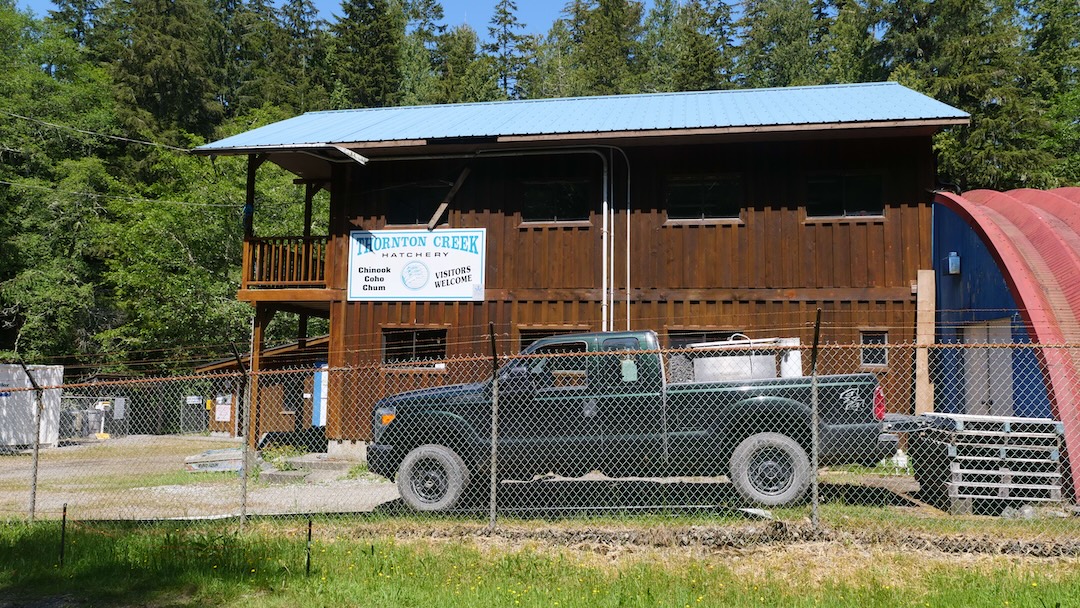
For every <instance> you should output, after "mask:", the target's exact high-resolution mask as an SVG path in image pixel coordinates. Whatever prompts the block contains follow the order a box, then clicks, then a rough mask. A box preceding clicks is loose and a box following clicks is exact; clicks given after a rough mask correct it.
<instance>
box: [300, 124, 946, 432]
mask: <svg viewBox="0 0 1080 608" xmlns="http://www.w3.org/2000/svg"><path fill="white" fill-rule="evenodd" d="M600 150H601V151H602V152H603V153H604V154H605V156H607V158H608V162H609V171H610V175H611V183H612V184H613V185H614V189H613V191H611V192H609V193H608V201H609V204H610V205H611V206H612V207H613V208H614V228H613V230H612V232H611V238H612V244H611V252H612V254H613V256H614V259H613V266H614V288H615V299H614V309H613V311H612V313H613V315H612V316H613V318H614V326H613V329H624V328H625V327H626V325H627V322H626V319H627V306H629V317H630V326H631V328H633V329H643V328H651V329H655V330H657V331H658V332H659V333H660V335H661V340H662V342H664V341H665V340H667V338H668V336H669V334H673V333H675V332H678V331H681V330H729V331H739V332H743V333H747V334H750V335H752V336H778V335H781V336H799V337H801V338H802V339H803V340H804V342H805V343H807V344H808V343H809V342H810V341H811V338H812V327H811V325H812V322H813V317H814V311H815V309H816V308H818V307H821V308H822V309H824V311H825V320H826V323H827V324H826V326H825V327H824V329H823V339H824V340H826V341H829V342H836V343H842V344H853V343H858V342H859V337H860V331H865V330H878V329H879V330H882V331H888V332H889V342H890V343H898V342H905V341H912V340H913V339H914V332H915V311H916V296H915V294H914V293H913V289H912V284H913V282H914V281H915V280H916V277H917V273H918V270H919V269H925V268H930V267H931V219H932V216H931V206H930V198H931V194H930V193H929V191H930V190H931V189H932V188H933V187H934V181H933V179H934V177H933V176H934V165H933V156H932V152H931V142H930V138H929V136H918V137H887V138H884V137H882V138H871V137H865V138H856V139H847V140H839V139H826V140H811V139H807V140H805V141H787V142H781V141H773V142H753V143H723V144H715V145H683V146H675V145H667V146H639V147H627V148H625V160H624V157H623V155H622V154H621V153H619V152H609V151H607V150H606V149H600ZM465 166H468V167H469V168H470V169H471V174H470V175H469V177H468V179H467V180H466V181H465V183H464V185H463V187H462V188H461V190H460V191H459V192H458V193H457V195H456V197H455V198H454V200H453V202H452V203H451V204H450V206H449V209H448V210H447V213H446V214H445V215H444V216H443V222H444V223H443V224H442V225H445V226H449V227H452V228H486V229H487V242H488V251H487V262H488V266H487V277H486V293H485V301H483V302H451V303H439V302H364V303H361V302H341V301H338V302H334V303H332V304H331V305H330V306H329V316H330V327H331V336H330V340H329V344H330V346H329V361H330V365H331V367H338V366H352V365H361V364H365V363H368V362H370V361H373V360H379V358H380V357H381V356H382V348H383V344H382V339H383V332H384V331H385V330H387V329H394V328H418V329H423V328H442V329H445V330H446V355H447V356H448V357H461V356H467V355H471V354H475V353H484V352H486V351H487V349H488V345H487V343H486V342H485V341H484V337H485V336H486V335H487V333H488V323H489V322H494V324H495V330H496V332H497V334H499V335H500V336H502V337H503V340H502V341H501V342H500V344H501V347H502V348H504V349H506V350H507V351H509V350H515V349H517V348H518V347H519V346H520V344H521V343H522V342H523V340H524V339H525V337H526V336H528V335H532V334H531V333H530V332H536V331H542V330H552V331H555V330H577V331H585V330H594V331H595V330H600V329H601V326H602V321H601V300H602V290H601V283H602V279H603V275H602V272H603V268H602V260H603V257H604V256H603V251H602V248H601V242H602V232H603V221H602V216H601V204H602V199H603V194H604V188H603V184H602V180H601V175H602V171H603V168H604V163H603V162H602V160H601V158H600V157H599V156H597V155H596V154H593V153H584V152H575V153H573V154H554V153H553V154H551V155H528V156H520V157H486V156H475V157H471V158H447V159H428V160H394V161H389V160H383V161H380V160H378V159H374V160H373V161H372V162H371V163H369V164H368V165H367V166H359V165H355V164H340V165H336V166H335V168H334V171H335V173H334V179H333V183H332V187H331V218H330V220H331V235H330V239H329V241H330V242H329V243H328V245H327V250H326V253H325V257H326V259H327V260H328V261H327V264H328V266H327V268H326V272H325V280H326V282H327V285H326V287H327V289H328V290H335V289H337V290H341V289H344V288H345V285H346V280H347V268H346V267H345V260H346V258H347V255H346V254H347V252H348V233H349V231H350V230H356V229H367V230H385V229H393V228H395V227H402V228H405V227H408V228H410V229H416V228H417V225H416V224H420V223H426V222H427V220H428V219H429V218H428V217H423V218H419V220H420V221H417V222H415V223H413V224H408V225H406V224H400V225H392V224H388V221H387V220H388V217H390V216H400V215H401V212H402V210H401V209H398V208H396V207H394V205H397V204H400V200H401V197H400V193H401V192H405V191H409V192H415V191H421V190H423V189H424V188H427V187H432V190H433V191H439V190H438V188H439V187H441V188H442V190H441V192H445V191H446V190H448V189H449V187H450V184H452V183H453V182H454V181H455V179H456V178H457V176H458V175H459V174H460V173H461V171H462V169H463V168H464V167H465ZM832 175H873V176H880V184H881V197H882V201H883V205H884V211H883V213H881V214H874V215H864V216H860V215H856V216H851V217H813V216H810V215H808V213H807V207H806V200H807V197H808V193H807V190H808V186H807V184H808V183H809V182H810V181H812V180H814V179H817V178H819V177H820V176H832ZM628 176H629V179H628ZM687 176H689V177H693V176H724V179H729V181H730V180H735V181H732V182H731V183H737V184H738V189H739V197H740V205H739V211H738V214H737V216H736V217H732V218H728V219H671V218H670V217H668V209H667V203H666V196H667V195H666V193H667V191H668V184H669V183H670V182H671V180H673V179H678V178H682V177H687ZM732 176H735V177H734V178H732ZM551 182H572V183H574V184H578V185H577V186H573V188H579V187H580V188H584V189H585V191H586V192H587V196H588V200H589V208H588V212H587V214H586V216H585V217H583V218H581V219H570V220H568V221H547V222H544V221H538V222H529V221H525V219H526V218H525V217H524V214H525V211H526V206H527V204H528V200H527V197H528V195H527V193H528V192H529V190H530V189H534V188H541V187H545V186H543V184H549V183H551ZM628 182H629V199H630V201H631V202H630V212H629V217H628V214H627V209H626V207H627V197H628V193H627V184H628ZM628 220H629V233H630V243H629V256H627V249H628V247H627V242H626V233H627V225H628ZM436 230H438V228H436ZM628 257H629V259H628ZM628 261H629V267H630V284H629V285H627V283H626V268H627V262H628ZM319 276H320V277H321V276H322V275H319ZM664 343H665V344H666V342H664ZM845 357H847V355H845ZM858 357H859V353H858V350H857V349H852V350H851V354H850V357H847V359H846V360H845V359H844V358H843V357H840V358H836V359H831V360H829V361H824V362H823V369H822V370H821V371H823V372H826V373H827V372H829V371H832V370H833V369H840V368H846V369H845V370H844V371H850V370H851V369H852V367H854V368H858ZM900 359H901V360H900V361H892V360H891V361H890V363H889V367H888V369H887V370H885V371H886V373H885V374H884V376H883V377H884V378H885V384H886V390H887V391H888V392H890V393H891V394H896V395H902V394H906V392H909V388H910V386H909V385H910V383H911V375H912V369H913V368H912V365H913V357H911V359H912V361H908V360H907V358H900ZM830 368H832V369H830ZM422 375H423V377H409V376H410V374H408V373H404V372H398V371H392V370H390V371H384V372H383V373H382V377H381V378H374V377H373V378H355V379H353V380H351V381H349V380H342V381H341V382H342V383H348V382H356V383H363V382H369V381H371V382H379V383H381V385H384V386H385V387H386V388H387V391H388V392H390V390H391V389H393V390H397V389H399V388H402V387H412V386H425V385H428V384H430V383H432V382H438V383H442V382H444V381H465V380H472V379H474V378H472V377H467V376H471V374H467V373H465V372H460V371H458V370H456V369H455V368H453V367H448V368H447V369H446V370H440V371H439V372H437V373H435V372H431V371H427V372H424V374H422ZM357 386H359V384H358V385H357ZM353 388H355V387H353ZM330 390H331V392H332V393H333V392H336V391H344V393H338V394H346V395H348V394H352V395H355V394H356V393H350V392H349V391H350V387H348V386H343V385H338V386H335V385H334V384H332V385H331V387H330ZM375 397H378V395H367V396H365V397H364V399H363V401H365V402H363V403H360V402H359V401H358V400H357V399H356V398H355V397H354V398H351V399H344V400H335V399H334V398H333V397H332V398H331V403H335V402H337V403H348V405H347V406H345V407H343V408H335V407H333V406H332V407H331V411H330V413H329V424H328V428H327V432H328V435H329V436H330V437H332V438H341V439H366V438H367V434H368V431H369V428H368V424H369V421H368V415H369V411H370V405H371V402H373V400H374V398H375ZM893 407H894V409H901V410H905V411H906V407H907V403H906V402H903V403H899V402H897V401H894V402H893Z"/></svg>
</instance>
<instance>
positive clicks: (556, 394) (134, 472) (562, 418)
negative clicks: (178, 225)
mask: <svg viewBox="0 0 1080 608" xmlns="http://www.w3.org/2000/svg"><path fill="white" fill-rule="evenodd" d="M917 348H927V347H926V346H921V347H916V346H914V345H902V344H901V345H898V344H890V345H825V346H822V347H821V348H820V351H819V353H818V365H817V367H818V370H817V371H818V373H817V374H816V375H812V374H811V373H810V372H811V370H810V361H811V353H810V351H809V349H808V348H805V347H799V346H790V345H780V344H742V345H726V346H725V345H706V346H700V347H695V348H687V349H681V350H671V351H660V350H650V349H647V348H642V345H640V344H637V343H633V342H632V341H627V340H625V339H623V340H621V341H616V342H611V343H601V344H600V345H599V347H598V348H596V347H595V345H590V344H585V343H577V342H575V341H574V340H573V339H565V340H562V341H558V342H556V343H553V344H552V345H551V347H550V348H540V349H538V350H537V351H536V352H534V353H532V354H529V355H522V356H513V357H499V358H498V359H497V360H496V361H494V362H493V360H492V358H491V357H473V358H468V359H452V360H443V361H422V362H414V363H411V364H404V365H403V364H394V365H385V364H382V363H379V362H375V363H372V364H371V365H369V366H363V367H358V368H350V369H325V368H324V369H295V370H273V371H266V372H263V373H260V374H258V375H256V376H253V377H248V376H246V375H244V374H241V373H235V374H219V375H212V376H192V377H181V378H160V379H149V380H138V381H125V382H109V383H106V382H102V383H94V384H87V385H70V386H61V387H43V388H44V389H50V390H55V389H59V390H61V391H62V395H63V397H62V399H61V400H60V401H61V406H60V408H59V411H57V412H55V416H56V419H57V421H58V424H57V426H58V427H59V428H58V431H57V432H56V433H55V434H54V435H52V436H50V437H43V436H40V435H39V438H40V440H41V443H40V450H39V461H38V465H37V470H36V471H34V470H33V466H32V465H33V463H32V460H31V448H32V447H33V446H30V445H9V446H6V447H5V452H4V454H3V456H0V487H2V488H3V490H2V492H0V514H2V515H0V517H4V518H7V519H21V518H25V517H27V516H28V515H29V516H30V517H37V518H59V517H60V515H61V513H62V512H63V509H64V506H65V505H66V506H67V508H68V513H69V517H71V518H74V519H81V520H112V519H120V520H161V519H169V518H200V519H201V518H219V517H236V518H241V519H243V518H246V517H249V516H253V515H259V516H265V517H275V516H289V517H292V516H296V515H315V516H322V515H338V514H343V513H346V514H370V513H384V514H401V515H405V516H407V517H411V518H428V517H434V518H443V517H446V516H448V515H449V516H453V517H456V518H461V517H463V518H466V519H475V520H477V521H490V522H493V523H494V522H496V520H498V519H499V518H515V519H518V518H537V517H543V518H550V517H573V518H581V517H603V518H616V519H618V518H634V517H639V516H642V515H646V516H647V515H655V514H662V515H664V516H665V517H675V518H680V517H683V518H689V519H690V520H693V521H701V520H706V521H716V522H723V521H729V520H731V519H732V518H734V519H735V520H738V519H739V518H743V517H773V518H777V519H780V520H783V521H789V522H802V521H803V520H808V519H811V515H812V514H814V513H815V512H818V511H819V512H820V518H821V521H820V526H822V527H829V526H850V525H857V526H862V527H878V528H882V529H884V528H888V527H890V526H894V525H898V524H903V525H912V526H926V525H927V522H941V524H942V525H943V526H945V527H946V528H948V527H949V526H951V525H953V523H955V522H957V521H962V520H966V519H967V518H986V517H993V518H1006V519H1016V520H1017V521H1018V522H1019V523H1018V526H1020V528H1022V530H1023V531H1024V533H1025V534H1029V535H1034V536H1036V537H1046V538H1054V539H1057V540H1061V539H1080V509H1078V508H1077V497H1076V492H1075V483H1074V480H1075V479H1076V477H1075V468H1076V467H1077V466H1080V447H1077V448H1073V446H1074V445H1076V441H1077V435H1076V433H1077V429H1078V428H1080V420H1078V419H1077V413H1078V409H1077V406H1076V405H1075V404H1076V403H1077V402H1078V401H1077V399H1078V397H1080V395H1077V394H1075V393H1073V392H1071V389H1070V387H1071V385H1069V384H1068V383H1064V382H1061V381H1059V380H1055V378H1060V377H1061V376H1063V375H1066V376H1067V375H1068V374H1072V373H1073V372H1072V371H1071V370H1064V369H1060V368H1055V367H1054V366H1061V365H1065V364H1066V363H1068V362H1071V361H1072V359H1073V357H1074V356H1075V355H1076V354H1080V350H1078V348H1077V347H1072V346H1037V345H1030V344H1011V345H997V344H995V345H947V346H946V345H935V346H933V347H930V350H931V352H930V362H931V365H930V370H929V375H928V376H927V377H921V376H920V375H919V374H917V373H916V366H915V360H916V351H917ZM871 351H874V352H871ZM879 351H880V352H879ZM493 365H494V366H497V368H498V372H497V373H496V374H494V375H493V373H492V369H493ZM920 382H926V383H929V384H930V385H931V387H932V392H931V394H932V395H933V400H932V402H930V403H928V404H926V403H917V401H916V394H917V391H916V385H917V384H918V383H920ZM19 390H22V389H19ZM252 395H253V396H254V399H252V398H251V396H252ZM927 406H929V409H931V410H932V413H930V414H926V415H922V416H915V415H914V414H915V412H916V411H921V410H925V409H927ZM496 412H497V417H496V415H495V414H496ZM52 415H53V413H50V412H45V418H48V417H49V416H52ZM815 419H816V420H817V424H814V422H813V421H814V420H815ZM249 428H250V429H253V430H252V431H251V432H250V433H249V436H248V437H244V436H243V433H244V432H245V431H244V430H245V429H249ZM493 437H494V438H495V440H494V441H492V438H493ZM814 445H818V446H819V447H818V450H817V453H816V458H815V454H814V453H813V447H812V446H814ZM1070 448H1072V449H1070ZM815 460H817V462H818V466H817V467H816V468H815V467H814V466H813V465H812V462H813V461H815ZM35 482H36V484H35ZM492 482H494V483H492ZM814 484H817V485H818V487H819V491H818V492H813V491H812V486H813V485H814ZM815 496H817V499H816V500H814V497H815ZM493 507H494V508H493ZM31 509H32V512H31V511H30V510H31ZM814 522H815V525H818V524H817V520H816V518H814ZM853 522H854V523H853Z"/></svg>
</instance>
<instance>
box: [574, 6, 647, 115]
mask: <svg viewBox="0 0 1080 608" xmlns="http://www.w3.org/2000/svg"><path fill="white" fill-rule="evenodd" d="M641 18H642V5H641V3H640V2H633V1H630V0H596V6H595V7H594V8H592V9H591V10H589V11H588V12H587V13H586V14H585V19H584V22H583V23H582V30H581V32H579V33H576V34H575V37H576V38H578V39H579V40H580V46H579V47H578V48H576V49H575V50H574V57H575V63H576V64H577V65H578V66H579V69H580V70H581V77H582V80H583V81H584V84H585V88H586V90H587V91H588V94H590V95H611V94H617V93H632V92H637V90H638V86H639V85H638V79H639V75H640V66H639V62H638V59H639V57H638V51H639V38H640V36H641Z"/></svg>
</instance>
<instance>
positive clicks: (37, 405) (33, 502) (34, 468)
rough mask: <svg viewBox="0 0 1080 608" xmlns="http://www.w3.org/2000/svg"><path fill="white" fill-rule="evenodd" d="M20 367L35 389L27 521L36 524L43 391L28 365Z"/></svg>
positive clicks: (21, 363) (21, 362)
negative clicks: (32, 450) (32, 449)
mask: <svg viewBox="0 0 1080 608" xmlns="http://www.w3.org/2000/svg"><path fill="white" fill-rule="evenodd" d="M19 365H21V366H22V369H23V373H25V374H26V377H27V378H29V379H30V385H31V386H33V387H34V452H33V454H34V455H33V461H32V463H31V465H30V509H29V511H30V512H29V514H28V517H27V520H28V521H29V522H30V523H34V514H35V513H36V512H37V485H38V452H39V451H40V449H41V407H42V403H41V401H42V390H41V386H40V385H38V383H37V380H34V376H33V375H32V374H31V373H30V368H29V367H27V366H26V363H25V362H24V361H23V360H22V358H20V359H19Z"/></svg>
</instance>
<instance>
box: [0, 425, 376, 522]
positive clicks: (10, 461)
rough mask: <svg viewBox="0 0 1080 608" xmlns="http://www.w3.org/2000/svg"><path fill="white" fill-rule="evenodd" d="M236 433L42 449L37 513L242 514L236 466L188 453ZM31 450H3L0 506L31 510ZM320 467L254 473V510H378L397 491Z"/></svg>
mask: <svg viewBox="0 0 1080 608" xmlns="http://www.w3.org/2000/svg"><path fill="white" fill-rule="evenodd" d="M239 446H240V444H239V442H238V441H236V440H230V439H220V438H215V437H202V436H150V435H135V436H129V437H121V438H112V439H107V440H104V441H100V442H87V443H81V444H72V445H65V446H62V447H55V448H48V449H43V450H41V452H40V463H39V467H38V492H37V497H36V509H35V510H36V513H37V516H38V517H41V518H46V519H47V518H55V517H58V516H59V515H60V514H61V513H62V511H63V508H64V505H65V504H66V505H67V507H68V515H69V517H71V518H74V519H163V518H209V517H226V516H235V515H238V514H239V513H240V512H241V508H242V504H241V503H242V500H243V493H242V489H241V488H242V480H241V478H240V476H239V475H238V474H237V473H235V472H220V473H205V472H202V473H190V472H187V471H186V470H185V466H184V464H185V463H184V459H185V458H186V457H187V456H193V455H198V454H201V453H203V452H205V451H208V450H219V449H225V448H236V447H239ZM31 463H32V458H31V456H30V454H29V453H28V452H19V453H14V454H7V455H4V456H0V514H7V515H8V516H11V515H13V514H16V513H21V514H26V513H27V512H28V507H29V500H30V488H31V479H32V466H31ZM344 477H345V475H344V474H341V475H320V476H318V479H319V481H317V482H316V483H300V484H288V485H276V484H268V483H262V482H259V481H256V480H251V479H249V480H248V484H247V504H246V512H247V513H248V514H252V515H260V514H262V515H271V514H287V513H316V512H325V513H338V512H364V511H371V510H373V509H374V508H375V507H377V506H378V505H380V504H383V503H386V502H389V501H392V500H394V499H395V498H397V488H396V487H395V486H394V484H392V483H390V482H388V481H386V480H385V479H381V478H378V477H375V476H360V477H358V478H356V479H345V478H344Z"/></svg>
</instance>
